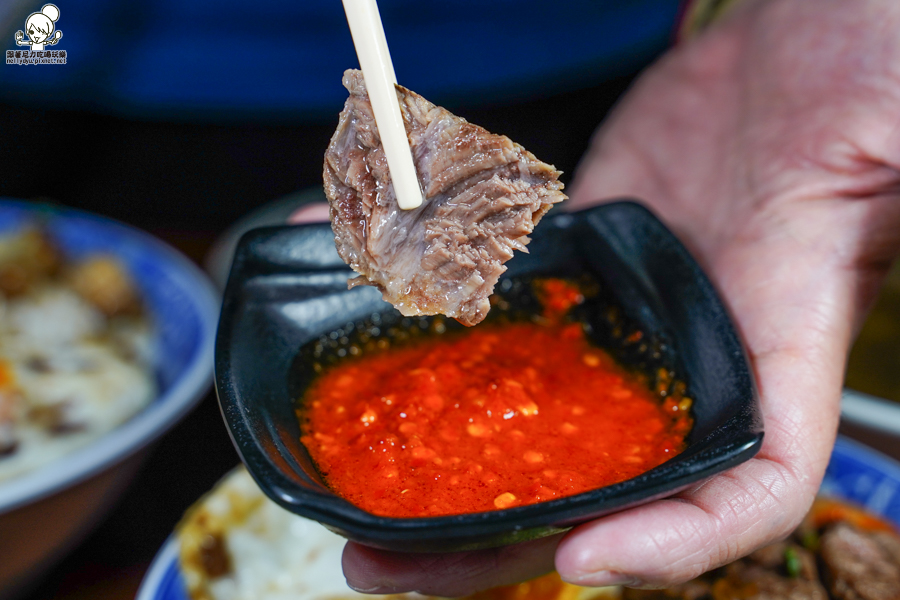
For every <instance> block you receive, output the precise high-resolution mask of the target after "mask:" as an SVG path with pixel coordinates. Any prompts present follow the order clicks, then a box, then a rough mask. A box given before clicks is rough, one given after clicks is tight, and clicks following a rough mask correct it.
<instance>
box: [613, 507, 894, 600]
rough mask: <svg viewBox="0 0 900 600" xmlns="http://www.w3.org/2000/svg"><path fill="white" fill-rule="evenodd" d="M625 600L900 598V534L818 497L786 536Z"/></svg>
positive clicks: (627, 595) (635, 592)
mask: <svg viewBox="0 0 900 600" xmlns="http://www.w3.org/2000/svg"><path fill="white" fill-rule="evenodd" d="M622 597H623V600H665V599H681V600H778V599H789V600H829V599H835V600H897V599H898V598H900V536H898V534H897V532H896V531H893V529H892V528H891V526H890V525H888V524H887V523H886V522H884V521H881V520H879V519H877V518H875V517H873V516H871V515H868V514H866V513H864V512H863V511H861V510H860V509H857V508H855V507H851V506H848V505H842V504H841V503H838V502H836V501H833V500H821V499H820V500H817V501H816V504H815V505H814V506H813V509H812V511H811V512H810V514H809V515H808V516H807V519H806V521H805V522H804V523H803V524H802V525H801V526H800V528H799V529H798V530H797V531H795V532H794V534H793V535H792V536H791V537H790V538H789V539H788V540H785V541H782V542H777V543H775V544H771V545H769V546H766V547H765V548H762V549H760V550H757V551H756V552H754V553H752V554H750V555H749V556H747V557H745V558H742V559H740V560H737V561H735V562H733V563H731V564H729V565H726V566H724V567H722V568H720V569H716V570H714V571H710V572H709V573H705V574H703V575H701V576H700V577H698V578H697V579H693V580H691V581H689V582H687V583H684V584H681V585H678V586H674V587H670V588H666V589H660V590H634V589H625V590H624V591H623V596H622Z"/></svg>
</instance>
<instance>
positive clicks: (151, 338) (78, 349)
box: [0, 199, 219, 598]
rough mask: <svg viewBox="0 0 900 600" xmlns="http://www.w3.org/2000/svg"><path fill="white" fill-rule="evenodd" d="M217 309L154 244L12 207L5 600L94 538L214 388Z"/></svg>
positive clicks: (4, 289) (5, 315)
mask: <svg viewBox="0 0 900 600" xmlns="http://www.w3.org/2000/svg"><path fill="white" fill-rule="evenodd" d="M218 310H219V299H218V296H217V294H216V292H215V291H214V288H213V286H212V285H211V283H210V282H209V280H208V279H207V277H206V276H205V275H204V274H203V273H202V271H200V269H199V268H197V267H196V266H195V265H194V264H193V263H192V262H190V261H189V260H188V259H187V258H185V257H184V256H182V255H181V254H179V253H178V252H177V251H175V250H174V249H172V248H170V247H169V246H167V245H166V244H164V243H163V242H161V241H159V240H157V239H156V238H154V237H153V236H151V235H149V234H147V233H144V232H141V231H139V230H136V229H134V228H131V227H128V226H126V225H123V224H120V223H117V222H115V221H112V220H109V219H105V218H102V217H99V216H96V215H91V214H87V213H83V212H80V211H76V210H70V209H65V208H60V207H56V206H47V205H38V204H32V203H26V202H19V201H15V200H8V199H0V556H3V557H4V559H3V560H2V561H0V598H10V597H13V596H14V595H16V594H17V593H20V592H22V591H24V589H26V588H27V586H28V584H30V583H32V582H33V581H34V580H35V579H36V577H37V576H38V575H39V574H40V573H41V572H42V571H43V570H44V569H45V568H48V567H49V566H51V565H52V564H53V563H54V562H55V561H56V560H58V559H59V558H61V557H62V556H63V555H64V554H65V553H66V552H67V551H68V550H70V549H71V548H72V547H73V546H74V545H75V544H76V543H77V542H78V541H79V540H80V539H82V538H83V537H84V536H85V535H86V534H87V533H88V532H89V531H90V529H91V528H92V526H93V525H95V524H97V523H98V521H99V519H100V518H101V517H102V516H103V514H104V513H105V512H106V511H107V510H108V509H110V508H111V507H112V505H113V504H114V502H115V500H116V499H117V498H118V497H119V495H120V494H121V492H123V491H124V490H125V488H126V487H127V484H128V482H129V481H130V480H131V476H132V475H133V474H134V473H135V472H136V470H137V468H138V467H139V466H140V464H141V462H142V459H143V458H144V456H145V455H146V453H147V450H148V449H149V446H150V445H151V443H152V442H153V441H154V440H156V439H157V438H158V437H160V436H161V435H162V434H163V433H165V432H166V431H167V430H168V429H169V428H170V427H171V426H173V425H174V424H175V423H176V422H177V421H178V420H179V419H180V418H181V417H183V416H184V415H185V414H186V413H187V412H188V411H189V410H190V409H191V408H192V407H193V406H194V405H195V403H196V402H197V401H198V400H199V399H200V398H201V397H202V396H203V395H204V394H205V393H206V392H207V390H208V389H209V387H210V383H211V378H212V351H213V339H214V336H215V328H216V319H217V315H218Z"/></svg>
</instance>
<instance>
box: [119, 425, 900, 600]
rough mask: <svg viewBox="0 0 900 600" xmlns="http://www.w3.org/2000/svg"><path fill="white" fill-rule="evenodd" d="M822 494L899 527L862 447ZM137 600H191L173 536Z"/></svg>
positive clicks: (893, 492)
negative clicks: (848, 503) (839, 499)
mask: <svg viewBox="0 0 900 600" xmlns="http://www.w3.org/2000/svg"><path fill="white" fill-rule="evenodd" d="M822 493H823V494H826V495H828V496H832V497H835V498H843V499H846V500H851V501H853V502H855V503H857V504H860V505H862V506H865V507H866V508H867V509H869V510H870V511H872V512H874V513H876V514H879V515H883V516H885V517H887V518H888V519H890V520H891V521H893V522H894V523H896V524H897V525H898V526H900V464H898V463H896V462H894V461H893V460H891V459H890V458H888V457H886V456H884V455H882V454H879V453H878V452H875V451H874V450H872V449H871V448H868V447H866V446H863V445H862V444H859V443H857V442H854V441H851V440H849V439H847V438H843V437H839V438H838V440H837V443H836V444H835V447H834V452H833V453H832V455H831V462H830V463H829V465H828V471H827V472H826V473H825V480H824V481H823V482H822ZM136 600H190V599H189V597H188V594H187V591H186V590H185V585H184V580H183V579H182V577H181V571H180V569H179V567H178V544H177V541H176V540H175V538H174V536H173V537H170V538H169V539H168V540H167V541H166V543H165V545H164V546H163V547H162V549H161V550H160V551H159V553H158V554H157V555H156V558H155V559H154V561H153V564H152V565H151V566H150V570H149V571H148V572H147V575H146V576H145V577H144V581H143V583H142V584H141V589H140V591H139V592H138V595H137V599H136Z"/></svg>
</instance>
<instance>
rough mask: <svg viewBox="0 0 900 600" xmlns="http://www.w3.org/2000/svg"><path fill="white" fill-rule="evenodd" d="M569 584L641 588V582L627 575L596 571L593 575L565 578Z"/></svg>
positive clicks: (586, 574)
mask: <svg viewBox="0 0 900 600" xmlns="http://www.w3.org/2000/svg"><path fill="white" fill-rule="evenodd" d="M563 579H565V580H566V581H567V582H569V583H574V584H575V585H583V586H590V587H602V586H605V585H624V586H629V587H633V586H639V585H641V584H642V582H641V580H640V579H638V578H636V577H634V576H632V575H629V574H627V573H619V572H618V571H594V572H593V573H584V574H581V575H576V576H574V577H563Z"/></svg>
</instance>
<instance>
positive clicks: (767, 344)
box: [344, 0, 900, 596]
mask: <svg viewBox="0 0 900 600" xmlns="http://www.w3.org/2000/svg"><path fill="white" fill-rule="evenodd" d="M898 32H900V5H898V4H897V3H895V2H892V0H861V1H860V2H853V3H846V2H842V1H841V0H820V1H819V2H806V1H805V0H779V1H778V2H775V1H767V0H750V1H749V2H747V3H745V4H744V5H742V6H741V7H739V9H738V10H736V11H735V13H734V14H733V15H731V17H730V18H729V19H727V20H726V21H723V22H722V23H719V24H717V25H716V26H715V27H714V28H713V29H711V30H710V31H708V32H707V33H705V34H704V35H702V36H700V37H699V38H697V39H696V40H693V41H691V42H690V43H687V44H685V45H683V46H680V47H678V48H675V49H674V50H673V51H671V52H670V53H669V54H668V55H667V56H665V57H664V58H663V59H662V60H661V61H659V63H658V64H656V65H655V66H654V67H652V68H651V69H650V70H649V71H648V72H647V73H646V74H645V75H644V76H642V77H641V79H640V80H639V81H638V82H637V84H636V85H635V86H634V88H633V89H632V90H631V91H630V92H629V93H628V94H627V96H626V97H625V98H624V99H623V101H622V102H621V104H620V106H619V107H618V108H617V109H616V110H615V111H614V113H613V115H612V116H611V117H610V119H608V121H607V122H606V124H605V125H604V126H603V127H602V128H601V130H600V131H599V132H598V134H597V136H596V138H595V140H594V142H593V146H592V149H591V151H590V152H589V153H588V154H587V156H586V157H585V158H584V160H583V162H582V164H581V165H580V167H579V171H578V173H577V177H576V180H575V182H574V184H573V186H572V188H571V189H572V194H571V196H572V198H571V200H570V201H569V202H567V203H566V204H567V206H568V208H570V209H571V208H583V207H585V206H589V205H591V204H593V203H596V201H597V199H600V198H616V197H626V196H631V197H636V198H641V199H643V200H644V201H645V202H647V203H648V204H649V205H650V206H651V207H652V208H653V209H654V210H655V211H656V212H657V214H659V215H660V216H661V218H662V219H663V220H664V221H665V222H666V223H667V224H668V225H669V226H670V227H671V228H672V229H673V230H674V231H675V232H676V233H677V234H678V235H679V237H680V238H681V239H682V240H683V241H684V243H685V244H686V245H687V246H688V247H689V248H690V249H691V250H692V251H693V253H694V254H695V256H696V257H697V259H698V260H699V261H700V263H701V264H702V265H703V266H704V268H705V269H706V272H707V273H708V274H709V275H710V277H711V278H712V280H713V281H714V283H715V284H716V285H717V287H718V288H719V290H720V292H721V293H722V295H723V297H724V299H725V301H726V303H727V304H728V305H729V306H730V308H731V311H732V313H733V315H734V317H735V319H736V322H737V325H738V327H739V329H740V330H741V332H742V335H743V337H744V339H745V341H746V343H747V346H748V349H749V353H750V359H751V362H752V366H753V368H754V370H755V373H756V377H757V381H758V384H759V391H760V400H761V404H762V410H763V415H764V419H765V429H766V437H765V441H764V444H763V448H762V450H761V451H760V453H759V454H758V455H757V456H756V457H755V458H754V459H752V460H750V461H748V462H747V463H744V464H743V465H741V466H739V467H736V468H735V469H732V470H730V471H728V472H726V473H724V474H721V475H718V476H716V477H713V478H711V479H710V480H708V481H706V482H704V483H702V484H700V485H698V486H696V487H695V488H693V489H690V490H688V491H685V492H683V493H681V494H678V495H677V496H675V497H673V498H669V499H664V500H659V501H656V502H653V503H651V504H647V505H645V506H642V507H638V508H635V509H631V510H627V511H624V512H621V513H618V514H614V515H611V516H607V517H604V518H601V519H598V520H596V521H594V522H591V523H587V524H584V525H581V526H579V527H577V528H575V529H574V530H573V531H571V532H569V533H568V534H567V535H565V536H564V537H562V538H560V537H556V538H550V539H545V540H538V541H537V542H531V543H529V544H523V545H519V546H512V547H507V548H502V549H496V550H488V551H480V552H474V553H468V554H467V553H459V554H447V555H410V554H402V553H389V552H381V551H377V550H373V549H369V548H365V547H362V546H359V545H356V544H352V543H351V544H348V546H347V548H346V550H345V552H344V572H345V575H346V576H347V579H348V582H349V583H350V585H351V586H353V587H355V588H357V589H360V590H362V591H368V592H377V593H388V592H400V591H408V590H418V591H421V592H424V593H434V594H440V595H453V596H457V595H463V594H466V593H470V592H472V591H475V590H478V589H483V588H487V587H491V586H495V585H500V584H505V583H511V582H514V581H518V580H522V579H525V578H527V577H531V576H534V575H538V574H540V573H542V572H544V571H547V570H549V569H551V568H553V566H554V563H555V567H556V569H557V570H558V571H559V573H560V574H561V575H562V577H563V578H564V579H566V580H568V581H571V582H574V583H579V584H582V585H608V584H614V583H623V584H627V585H637V586H651V587H652V586H664V585H668V584H672V583H676V582H681V581H685V580H687V579H690V578H692V577H695V576H697V575H699V574H700V573H702V572H704V571H706V570H709V569H711V568H714V567H717V566H720V565H722V564H725V563H727V562H730V561H732V560H734V559H736V558H738V557H740V556H743V555H745V554H747V553H749V552H751V551H752V550H754V549H755V548H757V547H759V546H761V545H763V544H765V543H768V542H771V541H773V540H775V539H777V538H780V537H783V536H785V535H786V534H787V533H788V532H790V531H791V530H792V529H793V528H794V527H795V526H796V525H797V523H798V522H799V520H800V519H801V518H802V516H803V515H804V514H805V512H806V511H807V509H808V508H809V505H810V503H811V501H812V499H813V496H814V495H815V493H816V491H817V489H818V486H819V483H820V481H821V478H822V475H823V473H824V470H825V467H826V465H827V462H828V458H829V455H830V451H831V447H832V444H833V441H834V436H835V432H836V429H837V423H838V418H839V412H840V410H839V409H840V406H839V405H840V391H841V385H842V380H843V369H844V363H845V360H846V356H847V352H848V348H849V345H850V342H851V340H852V337H853V335H854V334H855V332H856V330H857V328H858V326H859V325H860V323H861V321H862V319H863V317H864V315H865V312H866V309H867V308H868V305H869V304H870V302H871V301H872V299H873V297H874V295H875V293H876V290H877V288H878V285H879V284H880V281H881V279H882V277H883V275H884V273H885V272H886V270H887V267H888V266H889V264H890V261H891V259H892V258H893V257H894V255H895V254H896V252H897V250H898V247H900V227H898V225H900V198H898V195H900V176H898V168H900V67H898V65H900V35H898ZM557 544H558V547H557Z"/></svg>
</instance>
